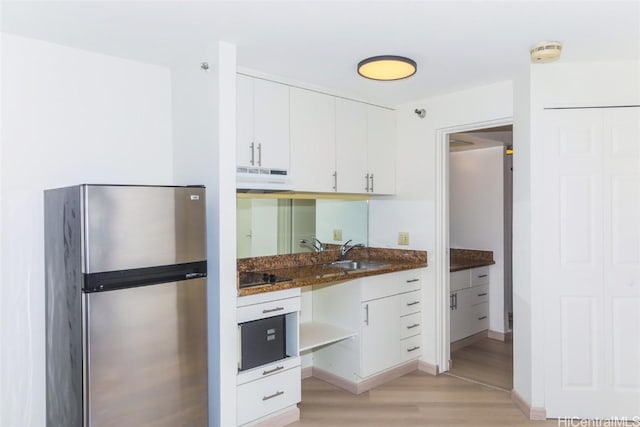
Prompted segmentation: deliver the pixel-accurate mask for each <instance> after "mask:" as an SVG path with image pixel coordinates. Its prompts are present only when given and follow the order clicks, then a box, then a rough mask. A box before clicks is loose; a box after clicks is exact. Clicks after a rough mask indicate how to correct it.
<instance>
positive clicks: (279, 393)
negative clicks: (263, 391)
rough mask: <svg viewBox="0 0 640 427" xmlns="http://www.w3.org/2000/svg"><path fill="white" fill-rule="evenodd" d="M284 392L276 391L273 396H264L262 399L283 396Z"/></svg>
mask: <svg viewBox="0 0 640 427" xmlns="http://www.w3.org/2000/svg"><path fill="white" fill-rule="evenodd" d="M283 394H284V391H276V392H275V393H273V394H272V395H271V396H264V397H263V398H262V401H265V400H269V399H273V398H274V397H278V396H282V395H283Z"/></svg>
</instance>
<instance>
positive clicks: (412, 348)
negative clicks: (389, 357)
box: [400, 335, 422, 362]
mask: <svg viewBox="0 0 640 427" xmlns="http://www.w3.org/2000/svg"><path fill="white" fill-rule="evenodd" d="M421 354H422V335H416V336H414V337H411V338H406V339H403V340H401V341H400V358H401V361H402V362H406V361H408V360H411V359H415V358H416V357H419V356H420V355H421Z"/></svg>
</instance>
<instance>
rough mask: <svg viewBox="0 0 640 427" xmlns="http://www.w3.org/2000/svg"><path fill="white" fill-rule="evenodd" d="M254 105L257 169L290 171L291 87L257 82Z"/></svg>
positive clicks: (255, 82)
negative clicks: (258, 167)
mask: <svg viewBox="0 0 640 427" xmlns="http://www.w3.org/2000/svg"><path fill="white" fill-rule="evenodd" d="M253 101H254V115H255V117H254V119H253V121H254V135H255V144H256V146H255V150H256V152H255V156H256V163H257V166H261V167H263V168H271V169H289V86H286V85H283V84H280V83H274V82H270V81H268V80H262V79H254V82H253ZM238 114H242V113H241V112H238Z"/></svg>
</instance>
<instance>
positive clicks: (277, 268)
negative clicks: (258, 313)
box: [238, 248, 427, 296]
mask: <svg viewBox="0 0 640 427" xmlns="http://www.w3.org/2000/svg"><path fill="white" fill-rule="evenodd" d="M338 258H339V253H338V251H337V250H328V251H324V252H318V253H304V254H292V255H276V256H268V257H256V258H245V259H239V260H238V271H256V272H260V273H267V274H275V275H277V276H279V277H286V278H290V279H291V280H289V281H284V282H279V283H274V284H268V285H261V286H254V287H250V288H242V289H240V288H238V296H246V295H254V294H259V293H263V292H271V291H279V290H283V289H291V288H300V287H303V286H310V285H318V284H322V283H332V282H341V281H345V280H352V279H357V278H360V277H367V276H374V275H377V274H384V273H392V272H396V271H403V270H411V269H414V268H423V267H426V266H427V252H426V251H412V250H401V249H383V248H358V249H353V250H352V251H351V252H350V253H349V256H348V259H350V260H354V261H369V262H375V263H378V264H380V266H379V267H376V268H367V269H361V270H343V269H340V268H336V267H331V266H330V265H329V264H330V263H331V262H332V261H336V260H337V259H338Z"/></svg>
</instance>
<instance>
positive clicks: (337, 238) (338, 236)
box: [333, 228, 342, 242]
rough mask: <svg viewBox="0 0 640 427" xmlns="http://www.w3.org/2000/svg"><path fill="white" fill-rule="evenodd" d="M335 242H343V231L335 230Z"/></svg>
mask: <svg viewBox="0 0 640 427" xmlns="http://www.w3.org/2000/svg"><path fill="white" fill-rule="evenodd" d="M333 240H335V241H336V242H342V230H340V229H338V228H336V229H334V230H333Z"/></svg>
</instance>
